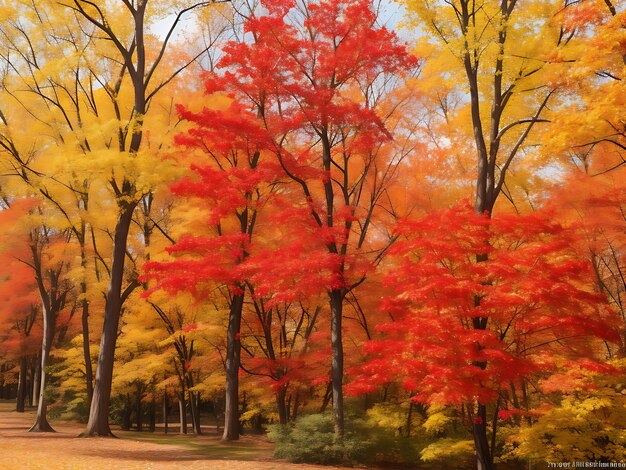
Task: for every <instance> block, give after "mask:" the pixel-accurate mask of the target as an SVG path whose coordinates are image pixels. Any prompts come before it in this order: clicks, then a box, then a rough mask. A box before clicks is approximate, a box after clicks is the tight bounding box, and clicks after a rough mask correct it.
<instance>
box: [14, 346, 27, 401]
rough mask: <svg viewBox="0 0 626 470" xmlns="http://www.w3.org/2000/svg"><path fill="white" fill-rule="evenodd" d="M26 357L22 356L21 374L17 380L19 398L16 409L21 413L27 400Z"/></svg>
mask: <svg viewBox="0 0 626 470" xmlns="http://www.w3.org/2000/svg"><path fill="white" fill-rule="evenodd" d="M27 366H28V364H27V363H26V357H24V356H22V357H20V375H19V378H18V381H17V400H16V406H15V410H16V411H17V412H19V413H23V412H24V404H25V402H26V375H27V371H28V367H27Z"/></svg>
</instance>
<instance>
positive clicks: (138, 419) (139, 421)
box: [135, 384, 143, 431]
mask: <svg viewBox="0 0 626 470" xmlns="http://www.w3.org/2000/svg"><path fill="white" fill-rule="evenodd" d="M141 395H142V387H141V384H137V392H136V393H135V423H136V425H137V431H143V408H142V406H141Z"/></svg>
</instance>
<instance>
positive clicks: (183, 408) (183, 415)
mask: <svg viewBox="0 0 626 470" xmlns="http://www.w3.org/2000/svg"><path fill="white" fill-rule="evenodd" d="M178 415H179V416H180V434H187V402H186V401H185V392H179V393H178Z"/></svg>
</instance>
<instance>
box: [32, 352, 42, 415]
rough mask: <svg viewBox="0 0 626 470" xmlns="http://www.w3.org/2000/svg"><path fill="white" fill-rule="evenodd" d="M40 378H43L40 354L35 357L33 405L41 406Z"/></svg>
mask: <svg viewBox="0 0 626 470" xmlns="http://www.w3.org/2000/svg"><path fill="white" fill-rule="evenodd" d="M40 379H41V361H40V360H39V356H37V357H36V358H35V375H34V377H33V403H32V404H33V406H39V392H40V389H41V387H40V383H41V382H40Z"/></svg>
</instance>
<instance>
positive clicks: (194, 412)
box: [189, 392, 202, 436]
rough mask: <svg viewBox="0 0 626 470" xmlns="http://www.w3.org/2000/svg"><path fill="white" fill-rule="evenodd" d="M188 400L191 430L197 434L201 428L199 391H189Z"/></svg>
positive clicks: (200, 431)
mask: <svg viewBox="0 0 626 470" xmlns="http://www.w3.org/2000/svg"><path fill="white" fill-rule="evenodd" d="M189 400H190V403H191V419H192V424H193V432H194V433H196V434H197V435H198V436H199V435H200V434H202V428H201V427H200V392H190V393H189Z"/></svg>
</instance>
